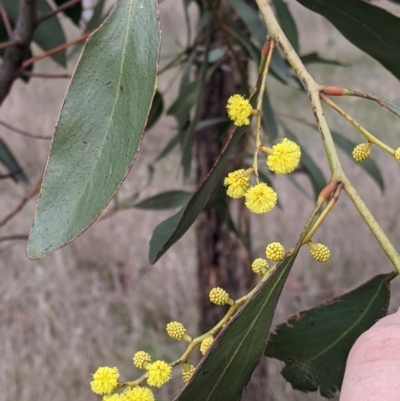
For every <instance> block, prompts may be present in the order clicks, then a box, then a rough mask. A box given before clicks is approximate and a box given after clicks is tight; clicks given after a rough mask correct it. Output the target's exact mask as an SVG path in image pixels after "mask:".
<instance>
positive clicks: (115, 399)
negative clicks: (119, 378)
mask: <svg viewBox="0 0 400 401" xmlns="http://www.w3.org/2000/svg"><path fill="white" fill-rule="evenodd" d="M102 401H126V399H125V396H124V395H123V394H112V395H105V396H104V397H103V399H102Z"/></svg>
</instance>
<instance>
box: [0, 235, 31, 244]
mask: <svg viewBox="0 0 400 401" xmlns="http://www.w3.org/2000/svg"><path fill="white" fill-rule="evenodd" d="M28 238H29V235H28V234H13V235H6V236H4V237H0V242H6V241H21V240H22V241H24V240H27V239H28Z"/></svg>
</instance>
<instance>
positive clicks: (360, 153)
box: [351, 142, 371, 162]
mask: <svg viewBox="0 0 400 401" xmlns="http://www.w3.org/2000/svg"><path fill="white" fill-rule="evenodd" d="M370 147H371V143H369V142H367V143H360V144H359V145H357V146H356V147H355V148H354V149H353V152H352V153H351V155H352V156H353V159H354V160H355V161H356V162H363V161H364V160H367V159H368V157H369V155H370V154H371V149H370Z"/></svg>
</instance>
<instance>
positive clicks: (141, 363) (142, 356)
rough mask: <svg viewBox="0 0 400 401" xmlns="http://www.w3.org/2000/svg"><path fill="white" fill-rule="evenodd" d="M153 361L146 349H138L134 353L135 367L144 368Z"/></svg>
mask: <svg viewBox="0 0 400 401" xmlns="http://www.w3.org/2000/svg"><path fill="white" fill-rule="evenodd" d="M150 362H151V356H150V355H149V354H148V353H147V352H144V351H138V352H136V353H135V355H133V365H134V366H135V368H138V369H144V368H145V367H146V365H147V364H149V363H150Z"/></svg>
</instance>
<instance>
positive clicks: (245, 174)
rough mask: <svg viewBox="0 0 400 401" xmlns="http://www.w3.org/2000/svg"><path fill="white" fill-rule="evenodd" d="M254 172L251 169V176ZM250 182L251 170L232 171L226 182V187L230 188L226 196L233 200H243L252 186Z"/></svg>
mask: <svg viewBox="0 0 400 401" xmlns="http://www.w3.org/2000/svg"><path fill="white" fill-rule="evenodd" d="M252 170H253V169H250V174H251V171H252ZM249 180H250V178H249V170H244V169H240V170H235V171H232V172H231V173H229V174H228V176H227V177H225V180H224V186H225V187H228V188H227V190H226V194H227V195H228V196H230V197H231V198H233V199H239V198H242V197H243V196H244V194H245V193H246V191H247V189H248V188H249V186H250V184H249Z"/></svg>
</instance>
